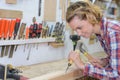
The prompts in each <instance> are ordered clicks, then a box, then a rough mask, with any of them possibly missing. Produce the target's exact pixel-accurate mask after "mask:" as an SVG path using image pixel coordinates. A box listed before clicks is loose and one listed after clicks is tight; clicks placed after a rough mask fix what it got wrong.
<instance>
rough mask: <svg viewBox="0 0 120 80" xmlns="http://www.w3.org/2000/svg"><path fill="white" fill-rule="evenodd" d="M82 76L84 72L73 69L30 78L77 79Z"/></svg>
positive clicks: (44, 79)
mask: <svg viewBox="0 0 120 80" xmlns="http://www.w3.org/2000/svg"><path fill="white" fill-rule="evenodd" d="M80 77H82V72H81V71H80V70H77V69H76V70H73V71H70V72H67V73H65V72H63V71H56V72H54V73H51V74H46V75H43V76H39V77H36V78H32V79H30V80H75V79H77V78H80Z"/></svg>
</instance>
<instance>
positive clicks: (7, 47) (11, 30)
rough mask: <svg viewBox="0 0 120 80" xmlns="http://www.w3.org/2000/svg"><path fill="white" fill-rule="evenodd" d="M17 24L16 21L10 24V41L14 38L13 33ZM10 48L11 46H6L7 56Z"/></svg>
mask: <svg viewBox="0 0 120 80" xmlns="http://www.w3.org/2000/svg"><path fill="white" fill-rule="evenodd" d="M15 23H16V20H11V21H10V23H9V29H8V30H9V31H8V32H9V33H8V37H9V40H10V39H11V37H12V34H13V31H14V27H15ZM9 47H10V45H7V46H6V50H5V55H6V56H7V55H8V51H9Z"/></svg>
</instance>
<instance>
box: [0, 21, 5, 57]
mask: <svg viewBox="0 0 120 80" xmlns="http://www.w3.org/2000/svg"><path fill="white" fill-rule="evenodd" d="M0 25H1V27H0V39H2V37H3V33H4V26H5V20H4V19H2V20H1V24H0ZM3 47H4V46H2V49H3ZM2 52H3V51H2V50H1V55H0V56H1V57H3V53H2Z"/></svg>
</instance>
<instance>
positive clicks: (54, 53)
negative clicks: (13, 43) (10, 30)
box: [0, 0, 102, 66]
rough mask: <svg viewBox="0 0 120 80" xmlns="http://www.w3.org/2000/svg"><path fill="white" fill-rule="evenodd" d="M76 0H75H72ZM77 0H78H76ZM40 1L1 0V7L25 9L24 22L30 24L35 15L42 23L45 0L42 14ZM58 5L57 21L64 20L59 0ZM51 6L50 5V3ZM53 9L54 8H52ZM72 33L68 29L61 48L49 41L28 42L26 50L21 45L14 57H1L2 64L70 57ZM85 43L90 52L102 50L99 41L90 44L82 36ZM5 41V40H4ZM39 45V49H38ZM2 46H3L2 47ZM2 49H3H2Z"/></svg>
mask: <svg viewBox="0 0 120 80" xmlns="http://www.w3.org/2000/svg"><path fill="white" fill-rule="evenodd" d="M71 1H75V0H71ZM76 1H77V0H76ZM38 2H39V0H17V4H6V3H5V0H0V9H10V10H20V11H23V19H22V22H24V23H27V26H30V24H31V23H32V18H33V17H34V16H35V17H36V19H37V22H38V23H41V22H42V20H43V16H44V0H42V8H41V16H40V17H39V16H38ZM56 3H57V7H56V21H59V22H62V21H63V20H62V10H61V9H60V8H59V0H57V2H56ZM48 6H49V5H48ZM51 11H52V9H51ZM63 22H65V21H63ZM47 24H48V25H55V22H52V21H49V22H47ZM70 34H71V30H70V29H66V31H65V34H64V36H65V38H64V40H65V41H64V46H63V47H59V48H53V47H52V46H50V45H48V43H39V44H38V45H37V44H27V45H26V47H25V51H24V46H25V45H19V46H18V49H17V51H16V52H14V54H13V57H12V58H8V56H5V57H3V58H0V64H13V65H14V66H22V65H31V64H37V63H44V62H50V61H54V60H60V59H63V58H67V57H68V53H69V52H70V51H71V50H72V47H73V46H72V41H71V40H70V39H69V35H70ZM82 40H83V42H84V44H85V45H86V47H87V50H88V52H90V53H94V52H99V51H102V48H101V46H100V45H99V42H96V43H94V44H91V45H89V40H88V39H84V38H82ZM3 43H4V41H3ZM30 46H32V47H31V51H30V59H29V60H27V56H28V54H29V50H30ZM37 46H38V49H37ZM0 48H1V47H0ZM0 51H1V50H0Z"/></svg>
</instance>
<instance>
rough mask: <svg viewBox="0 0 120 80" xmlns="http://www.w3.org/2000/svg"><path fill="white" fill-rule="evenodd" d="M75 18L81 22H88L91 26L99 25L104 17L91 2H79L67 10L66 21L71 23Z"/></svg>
mask: <svg viewBox="0 0 120 80" xmlns="http://www.w3.org/2000/svg"><path fill="white" fill-rule="evenodd" d="M74 16H78V17H79V18H80V20H88V21H89V22H90V23H91V24H93V25H94V24H97V23H99V22H100V21H101V18H102V17H103V14H102V10H101V9H100V8H99V7H98V6H96V5H94V4H92V3H91V2H85V1H78V2H76V3H74V4H72V5H70V6H69V7H68V8H67V12H66V21H67V22H68V23H69V22H70V21H71V20H72V19H73V18H74Z"/></svg>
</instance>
